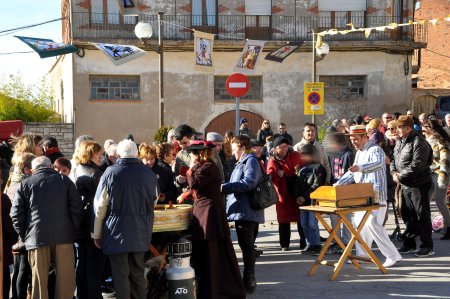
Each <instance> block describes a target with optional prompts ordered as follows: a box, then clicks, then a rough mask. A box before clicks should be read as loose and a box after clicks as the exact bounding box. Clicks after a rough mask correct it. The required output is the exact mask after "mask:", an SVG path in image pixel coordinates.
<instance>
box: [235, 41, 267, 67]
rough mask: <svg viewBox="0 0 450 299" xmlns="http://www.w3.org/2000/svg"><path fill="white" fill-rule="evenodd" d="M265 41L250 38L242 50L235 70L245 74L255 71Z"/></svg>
mask: <svg viewBox="0 0 450 299" xmlns="http://www.w3.org/2000/svg"><path fill="white" fill-rule="evenodd" d="M264 43H265V42H264V41H259V40H248V41H247V43H246V44H245V47H244V50H242V53H241V56H240V57H239V60H238V62H237V64H236V66H235V67H234V71H235V72H237V73H243V74H252V73H254V72H255V68H256V63H257V62H258V58H259V56H260V55H261V53H262V51H263V48H264Z"/></svg>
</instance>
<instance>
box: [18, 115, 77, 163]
mask: <svg viewBox="0 0 450 299" xmlns="http://www.w3.org/2000/svg"><path fill="white" fill-rule="evenodd" d="M23 130H24V132H33V133H37V134H39V135H41V136H42V137H44V139H45V138H47V137H54V138H56V140H57V141H58V147H59V149H60V150H61V152H62V153H63V154H64V156H66V157H68V158H69V159H70V158H71V157H72V154H73V150H74V141H75V140H74V134H73V132H74V124H72V123H24V127H23Z"/></svg>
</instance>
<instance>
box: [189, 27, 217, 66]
mask: <svg viewBox="0 0 450 299" xmlns="http://www.w3.org/2000/svg"><path fill="white" fill-rule="evenodd" d="M213 47H214V34H210V33H205V32H201V31H197V30H195V31H194V53H195V65H196V66H198V67H200V69H203V70H204V69H206V68H212V66H213V62H212V52H213Z"/></svg>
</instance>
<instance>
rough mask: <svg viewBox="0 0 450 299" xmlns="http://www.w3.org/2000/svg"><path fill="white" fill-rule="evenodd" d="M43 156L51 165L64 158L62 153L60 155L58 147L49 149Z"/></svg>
mask: <svg viewBox="0 0 450 299" xmlns="http://www.w3.org/2000/svg"><path fill="white" fill-rule="evenodd" d="M45 155H46V156H47V157H48V158H49V159H50V161H52V164H53V163H55V161H56V159H58V158H61V157H64V155H63V153H61V151H60V149H59V147H52V148H49V149H48V150H47V151H46V152H45Z"/></svg>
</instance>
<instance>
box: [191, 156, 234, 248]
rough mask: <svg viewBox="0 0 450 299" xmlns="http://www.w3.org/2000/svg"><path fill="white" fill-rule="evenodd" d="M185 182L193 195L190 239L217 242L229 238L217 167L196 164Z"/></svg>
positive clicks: (203, 163)
mask: <svg viewBox="0 0 450 299" xmlns="http://www.w3.org/2000/svg"><path fill="white" fill-rule="evenodd" d="M187 180H188V184H189V187H190V189H191V192H192V193H193V194H195V199H194V207H193V210H192V216H193V219H192V224H191V227H190V229H191V234H192V238H193V239H194V240H203V239H204V240H217V239H221V238H224V237H226V236H229V235H230V230H229V228H228V223H227V219H226V215H225V206H224V205H223V199H222V195H221V193H220V184H221V178H220V173H219V169H218V168H217V165H216V164H215V163H214V162H212V161H204V162H201V163H197V164H195V165H194V166H193V167H192V169H191V170H190V171H189V172H188V175H187Z"/></svg>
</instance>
